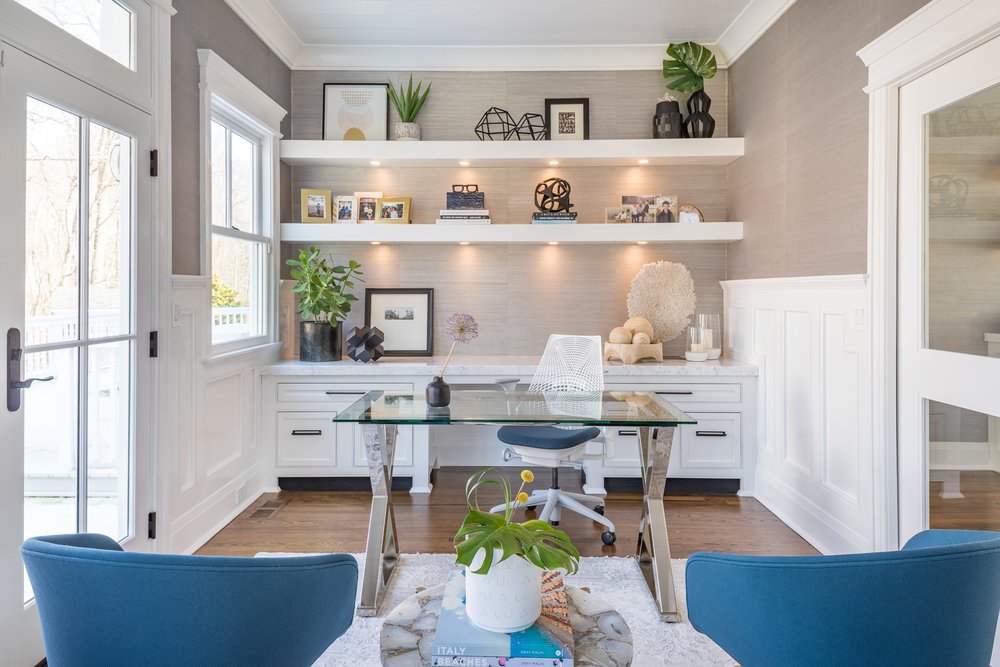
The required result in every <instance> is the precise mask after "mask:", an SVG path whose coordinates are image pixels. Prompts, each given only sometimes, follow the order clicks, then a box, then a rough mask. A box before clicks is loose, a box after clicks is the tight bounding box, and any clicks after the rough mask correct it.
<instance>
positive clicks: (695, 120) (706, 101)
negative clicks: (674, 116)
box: [684, 89, 715, 139]
mask: <svg viewBox="0 0 1000 667" xmlns="http://www.w3.org/2000/svg"><path fill="white" fill-rule="evenodd" d="M687 106H688V114H689V115H688V117H687V118H685V119H684V130H685V136H687V137H691V138H694V139H701V138H708V137H711V136H712V135H713V134H715V119H714V118H712V115H711V114H710V113H708V110H709V109H711V108H712V98H711V97H709V96H708V94H707V93H706V92H705V90H704V89H702V90H698V91H695V92H694V93H692V95H691V97H689V98H688V103H687Z"/></svg>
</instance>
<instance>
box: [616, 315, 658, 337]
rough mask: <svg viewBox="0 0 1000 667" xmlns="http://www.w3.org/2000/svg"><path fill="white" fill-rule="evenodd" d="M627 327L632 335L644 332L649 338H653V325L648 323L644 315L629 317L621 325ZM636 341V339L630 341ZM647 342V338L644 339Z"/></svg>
mask: <svg viewBox="0 0 1000 667" xmlns="http://www.w3.org/2000/svg"><path fill="white" fill-rule="evenodd" d="M622 326H623V327H624V328H625V329H627V330H628V331H629V332H630V333H631V334H632V336H633V337H634V336H635V335H636V334H637V333H644V334H646V335H647V336H649V338H650V340H652V338H653V325H652V324H650V322H649V320H647V319H646V318H645V317H630V318H628V319H627V320H625V324H623V325H622ZM632 342H638V341H632ZM646 342H647V343H648V342H649V341H648V340H647V341H646Z"/></svg>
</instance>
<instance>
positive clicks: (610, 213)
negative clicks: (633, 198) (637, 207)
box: [604, 206, 632, 225]
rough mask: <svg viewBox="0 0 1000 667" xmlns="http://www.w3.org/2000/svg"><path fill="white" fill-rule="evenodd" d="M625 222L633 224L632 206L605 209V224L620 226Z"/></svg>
mask: <svg viewBox="0 0 1000 667" xmlns="http://www.w3.org/2000/svg"><path fill="white" fill-rule="evenodd" d="M623 222H632V208H631V207H630V206H611V207H609V208H606V209H604V224H606V225H619V224H621V223H623Z"/></svg>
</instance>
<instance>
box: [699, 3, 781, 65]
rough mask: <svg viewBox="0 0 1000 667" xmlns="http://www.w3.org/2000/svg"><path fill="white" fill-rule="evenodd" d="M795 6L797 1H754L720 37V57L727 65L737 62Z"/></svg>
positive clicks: (718, 44) (718, 45)
mask: <svg viewBox="0 0 1000 667" xmlns="http://www.w3.org/2000/svg"><path fill="white" fill-rule="evenodd" d="M794 4H795V0H752V2H751V3H750V4H749V5H747V6H746V8H744V10H743V11H742V12H740V15H739V16H737V17H736V18H735V19H733V22H732V23H730V24H729V27H728V28H726V29H725V30H724V31H723V33H722V35H721V36H720V37H719V40H718V42H717V44H716V46H717V47H718V49H717V51H718V53H719V55H721V56H722V59H723V60H725V61H726V62H727V63H733V62H736V59H737V58H739V57H740V56H742V55H743V54H744V53H745V52H746V50H747V49H749V48H750V47H751V46H753V44H754V42H756V41H757V40H758V39H760V38H761V37H762V36H763V35H764V33H765V32H767V30H768V28H770V27H771V26H772V25H774V23H775V21H777V20H778V19H780V18H781V17H782V15H784V13H785V12H787V11H788V10H789V9H790V8H791V6H792V5H794Z"/></svg>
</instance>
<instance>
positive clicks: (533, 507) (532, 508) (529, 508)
mask: <svg viewBox="0 0 1000 667" xmlns="http://www.w3.org/2000/svg"><path fill="white" fill-rule="evenodd" d="M536 509H538V505H525V506H524V511H525V512H534V511H535V510H536Z"/></svg>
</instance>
